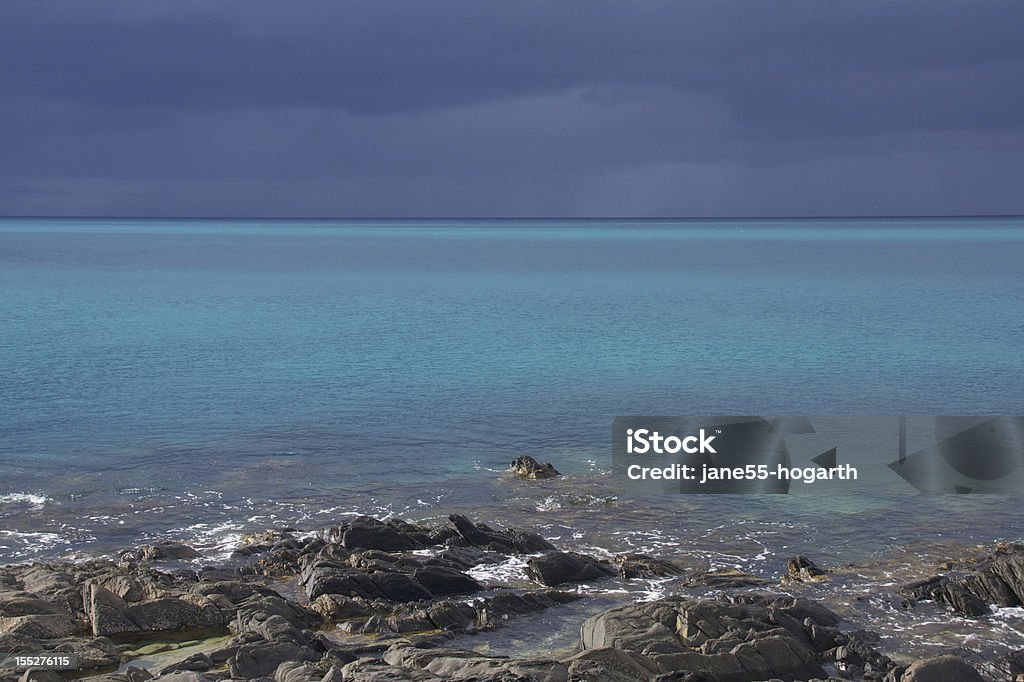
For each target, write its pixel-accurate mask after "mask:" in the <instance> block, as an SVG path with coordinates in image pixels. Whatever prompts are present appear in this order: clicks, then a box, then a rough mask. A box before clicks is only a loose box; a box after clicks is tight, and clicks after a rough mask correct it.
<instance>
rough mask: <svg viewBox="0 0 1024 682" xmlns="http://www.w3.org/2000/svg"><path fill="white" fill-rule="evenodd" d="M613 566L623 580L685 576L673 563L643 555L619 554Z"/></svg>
mask: <svg viewBox="0 0 1024 682" xmlns="http://www.w3.org/2000/svg"><path fill="white" fill-rule="evenodd" d="M615 565H616V566H617V567H618V569H619V575H620V576H621V577H622V579H623V580H636V579H645V578H668V577H672V576H678V575H685V574H686V569H685V568H683V567H682V566H680V565H679V564H677V563H676V562H674V561H668V560H667V559H656V558H654V557H649V556H647V555H645V554H620V555H618V556H616V557H615Z"/></svg>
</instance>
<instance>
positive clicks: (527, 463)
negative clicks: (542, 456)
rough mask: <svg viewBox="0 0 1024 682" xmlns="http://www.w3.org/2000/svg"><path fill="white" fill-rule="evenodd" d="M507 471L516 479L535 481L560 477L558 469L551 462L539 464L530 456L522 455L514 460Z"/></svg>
mask: <svg viewBox="0 0 1024 682" xmlns="http://www.w3.org/2000/svg"><path fill="white" fill-rule="evenodd" d="M509 471H510V472H512V475H514V476H516V477H517V478H525V479H528V480H537V479H544V478H555V477H556V476H561V474H560V473H559V472H558V469H556V468H555V467H554V465H553V464H552V463H551V462H545V463H544V464H541V463H540V462H538V461H537V460H535V459H534V458H533V457H531V456H530V455H523V456H522V457H519V458H517V459H515V460H513V462H512V464H511V465H510V467H509Z"/></svg>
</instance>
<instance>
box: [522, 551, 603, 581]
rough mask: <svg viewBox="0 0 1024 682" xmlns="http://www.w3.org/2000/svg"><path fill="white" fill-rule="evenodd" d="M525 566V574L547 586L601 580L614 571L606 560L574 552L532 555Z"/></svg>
mask: <svg viewBox="0 0 1024 682" xmlns="http://www.w3.org/2000/svg"><path fill="white" fill-rule="evenodd" d="M526 566H527V568H526V573H527V575H529V576H530V577H531V578H532V579H534V580H536V581H537V582H539V583H541V584H543V585H547V586H549V587H555V586H557V585H564V584H566V583H581V582H586V581H588V580H602V579H604V578H609V577H611V576H613V575H615V573H616V571H615V569H614V568H612V567H611V565H609V564H608V562H605V561H598V560H597V559H594V558H591V557H588V556H586V555H584V554H577V553H576V552H549V553H548V554H544V555H542V556H539V557H533V558H532V559H530V560H529V561H527V562H526Z"/></svg>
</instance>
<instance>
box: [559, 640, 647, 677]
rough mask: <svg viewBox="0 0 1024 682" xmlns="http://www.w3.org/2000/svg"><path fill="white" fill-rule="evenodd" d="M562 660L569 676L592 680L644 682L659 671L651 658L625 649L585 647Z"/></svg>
mask: <svg viewBox="0 0 1024 682" xmlns="http://www.w3.org/2000/svg"><path fill="white" fill-rule="evenodd" d="M565 663H567V664H568V665H569V676H570V678H571V679H578V680H594V681H595V682H647V681H648V680H650V679H651V678H652V677H654V676H656V675H658V673H659V672H660V671H659V670H658V664H657V663H655V662H654V660H653V659H651V658H649V657H647V656H644V655H642V654H638V653H636V652H633V651H626V650H624V649H613V648H604V649H588V650H586V651H582V652H580V653H578V654H576V655H575V656H573V657H572V658H569V659H568V660H566V661H565Z"/></svg>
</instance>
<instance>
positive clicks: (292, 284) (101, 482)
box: [0, 219, 1024, 638]
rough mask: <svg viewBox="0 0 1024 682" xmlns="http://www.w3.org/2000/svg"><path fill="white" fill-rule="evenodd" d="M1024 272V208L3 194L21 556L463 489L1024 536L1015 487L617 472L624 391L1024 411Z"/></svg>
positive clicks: (908, 534) (2, 274) (820, 410)
mask: <svg viewBox="0 0 1024 682" xmlns="http://www.w3.org/2000/svg"><path fill="white" fill-rule="evenodd" d="M1022 274H1024V220H1020V219H997V220H996V219H993V220H987V219H971V220H959V219H957V220H953V219H947V220H801V221H793V220H770V221H707V222H695V221H687V222H653V221H640V222H621V221H579V222H567V221H558V222H555V221H549V222H545V221H532V222H514V221H501V222H443V221H441V222H438V221H435V222H337V223H335V222H245V221H137V220H68V221H64V220H25V219H5V220H0V560H2V561H22V560H31V559H46V558H55V557H82V556H92V555H97V554H108V553H113V552H116V551H117V550H118V549H120V548H123V547H126V546H130V545H134V544H137V543H139V542H145V541H149V540H152V539H154V538H174V539H182V540H186V541H189V542H193V543H195V544H196V545H197V546H199V547H200V548H201V549H202V550H203V551H204V552H206V553H207V555H208V557H210V558H216V557H218V556H223V555H226V554H227V553H228V552H229V551H230V549H231V548H232V547H233V546H234V544H235V543H237V541H238V538H239V537H240V536H241V534H242V533H244V532H246V531H248V530H256V529H261V528H265V527H268V526H274V525H282V524H285V525H294V526H298V527H300V528H303V529H312V528H315V527H316V526H318V525H324V524H327V523H330V522H333V521H336V520H338V519H340V518H345V517H346V516H347V515H350V514H355V513H373V514H377V515H379V516H382V515H398V516H403V517H406V518H410V519H416V520H434V519H441V518H443V517H444V515H446V514H447V513H450V512H452V511H463V512H468V513H470V514H472V515H474V516H477V517H478V518H481V519H482V520H485V521H487V522H489V523H497V524H502V523H510V524H517V525H531V526H534V527H537V528H540V529H541V530H542V532H544V533H545V534H546V535H547V536H548V537H551V538H555V539H556V542H558V543H560V544H562V545H564V546H568V547H573V548H577V549H583V550H586V551H591V552H595V553H599V554H608V553H614V552H617V551H629V550H641V551H649V552H654V553H661V554H668V555H673V556H680V555H685V556H686V557H689V558H690V559H692V560H693V561H694V562H698V563H699V562H704V563H705V564H710V565H716V566H717V565H739V566H743V567H745V568H747V569H748V570H753V571H755V572H761V573H764V574H766V575H769V574H772V573H773V572H776V571H777V570H778V569H779V567H780V566H781V563H782V562H784V560H785V559H786V558H787V557H788V556H791V555H792V554H795V553H797V552H803V553H805V554H807V555H809V556H813V557H814V558H815V559H816V560H819V561H822V562H825V563H829V562H832V563H840V562H860V564H859V565H869V564H872V562H876V563H877V562H879V561H881V562H883V563H884V562H886V561H887V562H889V563H888V564H885V566H887V567H886V568H885V569H884V570H883V569H878V575H879V576H881V575H882V574H885V575H889V574H891V573H892V571H893V570H897V569H893V568H892V566H904V567H906V566H910V565H917V562H921V561H925V559H922V557H931V556H934V558H936V559H937V560H938V559H940V558H941V557H942V556H943V555H944V553H948V552H949V551H952V550H951V549H950V548H951V547H953V546H956V547H961V546H964V545H970V544H972V543H990V542H993V541H995V540H999V539H1019V538H1020V537H1021V535H1022V529H1024V514H1022V511H1024V508H1022V506H1021V501H1020V499H1018V498H1002V497H1001V498H994V497H983V496H965V497H958V498H955V499H950V498H922V497H917V496H913V495H907V496H900V497H894V498H891V499H888V498H882V497H878V498H872V497H869V496H857V497H852V498H850V499H835V500H831V499H830V500H820V499H801V500H791V499H787V498H781V499H780V498H777V497H776V498H760V497H721V496H711V497H686V498H682V497H674V498H649V499H636V498H632V497H628V496H623V495H622V494H621V493H620V491H618V490H616V487H615V485H614V481H612V480H610V478H609V477H608V475H607V472H608V468H609V466H610V443H609V436H610V427H611V420H612V418H613V417H614V416H616V415H622V414H665V415H673V414H812V415H822V414H851V415H871V414H1017V415H1019V414H1024V390H1022V388H1024V277H1022ZM523 453H529V454H532V455H534V456H535V457H537V458H538V459H541V460H543V461H547V460H550V461H552V462H554V463H555V464H556V466H558V467H559V468H560V469H561V470H562V471H563V473H565V474H566V476H565V477H564V478H561V479H557V480H556V481H552V482H545V483H540V484H524V483H519V482H514V481H510V480H508V479H507V478H506V477H503V476H502V475H501V472H502V471H503V470H504V469H505V468H507V465H508V462H509V461H510V460H511V459H513V458H514V457H516V456H518V455H520V454H523ZM897 572H898V570H897ZM882 579H883V578H881V577H879V578H878V580H882ZM1022 638H1024V635H1022Z"/></svg>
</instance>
